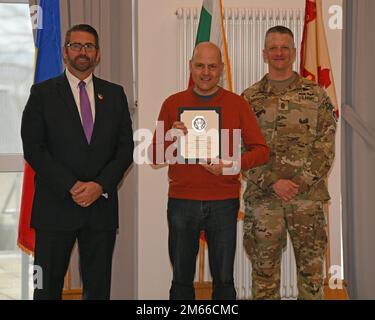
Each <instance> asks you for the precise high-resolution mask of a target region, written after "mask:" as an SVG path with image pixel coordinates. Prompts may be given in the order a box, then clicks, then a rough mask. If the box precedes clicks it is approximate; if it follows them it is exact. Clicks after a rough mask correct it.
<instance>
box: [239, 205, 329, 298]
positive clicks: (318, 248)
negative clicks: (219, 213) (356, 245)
mask: <svg viewBox="0 0 375 320" xmlns="http://www.w3.org/2000/svg"><path fill="white" fill-rule="evenodd" d="M287 232H289V235H290V238H291V241H292V244H293V248H294V254H295V258H296V266H297V279H298V280H297V281H298V282H297V285H298V292H299V294H298V299H309V300H310V299H323V263H324V257H325V251H326V243H327V234H326V229H325V217H324V212H323V203H322V202H321V201H310V200H291V201H290V202H288V203H286V202H282V201H281V200H279V199H270V198H267V199H263V200H261V201H259V199H257V201H256V205H255V206H252V205H251V204H249V203H247V204H246V215H245V220H244V247H245V250H246V252H247V254H248V255H249V257H250V260H251V263H252V279H253V283H252V295H253V299H280V272H281V270H280V263H281V254H282V250H283V248H284V247H285V246H286V241H287Z"/></svg>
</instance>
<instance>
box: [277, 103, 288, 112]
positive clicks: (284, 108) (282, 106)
mask: <svg viewBox="0 0 375 320" xmlns="http://www.w3.org/2000/svg"><path fill="white" fill-rule="evenodd" d="M288 109H289V106H288V101H280V102H279V110H282V111H287V110H288Z"/></svg>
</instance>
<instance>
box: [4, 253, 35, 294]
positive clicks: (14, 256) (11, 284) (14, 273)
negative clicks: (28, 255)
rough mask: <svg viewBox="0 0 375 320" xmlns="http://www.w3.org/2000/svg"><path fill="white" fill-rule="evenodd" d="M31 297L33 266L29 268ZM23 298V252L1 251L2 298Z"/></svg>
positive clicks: (30, 291) (30, 292)
mask: <svg viewBox="0 0 375 320" xmlns="http://www.w3.org/2000/svg"><path fill="white" fill-rule="evenodd" d="M29 269H30V272H29V297H31V296H32V267H31V268H29ZM19 299H21V252H20V251H19V250H17V251H16V252H0V300H19Z"/></svg>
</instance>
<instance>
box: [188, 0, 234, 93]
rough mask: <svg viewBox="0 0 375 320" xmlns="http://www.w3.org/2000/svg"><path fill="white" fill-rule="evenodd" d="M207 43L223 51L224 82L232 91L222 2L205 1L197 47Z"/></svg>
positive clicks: (190, 82) (218, 0) (190, 84)
mask: <svg viewBox="0 0 375 320" xmlns="http://www.w3.org/2000/svg"><path fill="white" fill-rule="evenodd" d="M206 41H209V42H212V43H214V44H216V45H217V46H218V47H219V48H220V49H221V52H222V53H223V59H224V64H225V71H224V74H223V77H224V78H225V81H224V82H225V83H226V89H227V90H229V91H232V75H231V70H230V61H229V55H228V48H227V40H226V36H225V29H224V18H223V6H222V2H221V0H203V4H202V9H201V14H200V18H199V25H198V31H197V36H196V41H195V45H197V44H199V43H201V42H206ZM192 84H193V83H192V80H191V77H190V81H189V87H190V86H192Z"/></svg>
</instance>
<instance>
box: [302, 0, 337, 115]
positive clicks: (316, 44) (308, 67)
mask: <svg viewBox="0 0 375 320" xmlns="http://www.w3.org/2000/svg"><path fill="white" fill-rule="evenodd" d="M301 76H302V77H304V78H307V79H310V80H312V81H315V82H317V83H319V84H320V85H321V86H322V87H323V88H325V89H326V91H327V93H328V95H329V97H330V98H331V101H332V103H333V105H334V107H335V113H336V117H337V118H338V116H339V109H338V103H337V97H336V89H335V82H334V79H333V73H332V68H331V60H330V58H329V51H328V45H327V38H326V33H325V29H324V21H323V10H322V0H306V9H305V25H304V29H303V38H302V46H301Z"/></svg>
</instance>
